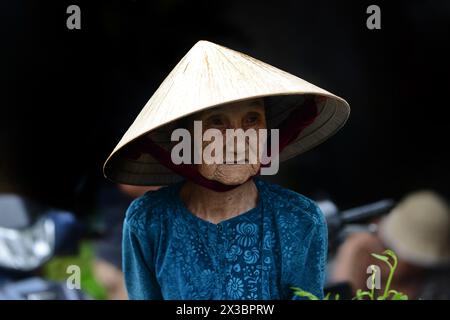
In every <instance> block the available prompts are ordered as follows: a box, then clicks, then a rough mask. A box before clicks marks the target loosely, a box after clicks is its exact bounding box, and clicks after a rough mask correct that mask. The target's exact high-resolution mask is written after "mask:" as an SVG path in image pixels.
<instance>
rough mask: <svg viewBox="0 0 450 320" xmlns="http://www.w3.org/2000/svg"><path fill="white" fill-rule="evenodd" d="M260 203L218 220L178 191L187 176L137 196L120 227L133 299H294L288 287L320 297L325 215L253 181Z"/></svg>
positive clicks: (277, 189)
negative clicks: (200, 212) (194, 209)
mask: <svg viewBox="0 0 450 320" xmlns="http://www.w3.org/2000/svg"><path fill="white" fill-rule="evenodd" d="M254 181H255V184H256V187H257V189H258V200H257V206H256V207H255V208H253V209H251V210H249V211H247V212H245V213H242V214H240V215H238V216H236V217H233V218H230V219H228V220H225V221H222V222H220V223H219V224H213V223H211V222H208V221H206V220H203V219H201V218H199V217H197V216H195V215H194V214H193V213H191V212H190V211H189V210H188V209H187V207H186V206H185V205H184V203H183V202H182V200H181V198H180V197H179V192H180V189H181V187H182V185H183V182H180V183H176V184H173V185H170V186H168V187H164V188H162V189H160V190H158V191H154V192H148V193H146V194H145V195H143V196H142V197H140V198H138V199H136V200H135V201H133V203H132V204H131V205H130V207H129V208H128V210H127V214H126V218H125V222H124V229H123V270H124V274H125V282H126V287H127V291H128V295H129V298H130V299H177V300H184V299H189V300H192V299H204V300H209V299H217V300H219V299H220V300H222V299H224V300H225V299H233V300H238V299H264V300H265V299H292V298H293V297H294V296H293V291H292V289H291V287H300V288H302V289H303V290H306V291H308V292H310V293H312V294H314V295H316V296H318V297H319V298H322V297H323V285H324V278H325V264H326V254H327V229H326V224H325V220H324V217H323V215H322V213H321V211H320V209H319V208H318V207H317V205H316V204H315V203H314V202H313V201H312V200H310V199H308V198H306V197H305V196H302V195H300V194H298V193H296V192H293V191H290V190H288V189H285V188H282V187H280V186H278V185H275V184H272V183H268V182H265V181H263V180H260V179H259V178H255V179H254Z"/></svg>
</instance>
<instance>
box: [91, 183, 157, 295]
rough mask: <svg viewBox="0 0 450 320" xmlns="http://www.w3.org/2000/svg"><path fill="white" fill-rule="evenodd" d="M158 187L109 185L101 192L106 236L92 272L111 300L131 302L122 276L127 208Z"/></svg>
mask: <svg viewBox="0 0 450 320" xmlns="http://www.w3.org/2000/svg"><path fill="white" fill-rule="evenodd" d="M159 188H160V187H158V186H153V187H152V186H131V185H124V184H114V185H108V186H105V187H103V188H101V191H100V196H99V211H100V214H101V220H102V224H103V229H104V230H105V232H104V233H103V234H102V237H101V238H100V239H99V240H96V241H95V244H94V247H95V260H94V264H93V271H94V276H95V279H96V280H97V281H98V282H99V283H100V284H101V285H102V286H103V287H104V288H105V289H106V292H107V296H108V299H109V300H126V299H128V296H127V292H126V289H125V283H124V276H123V272H122V228H123V219H124V217H125V211H126V208H127V207H128V206H129V205H130V203H131V201H133V199H135V198H138V197H140V196H142V195H143V194H145V193H146V192H148V191H155V190H158V189H159Z"/></svg>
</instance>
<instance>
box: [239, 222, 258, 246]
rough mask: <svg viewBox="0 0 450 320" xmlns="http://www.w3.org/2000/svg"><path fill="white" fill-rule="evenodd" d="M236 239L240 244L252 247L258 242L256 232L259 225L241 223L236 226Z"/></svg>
mask: <svg viewBox="0 0 450 320" xmlns="http://www.w3.org/2000/svg"><path fill="white" fill-rule="evenodd" d="M236 231H237V235H236V239H237V241H238V243H239V245H241V246H243V247H250V246H253V245H254V244H255V243H256V234H257V232H258V226H257V225H256V224H255V223H247V222H243V223H239V224H238V225H237V226H236Z"/></svg>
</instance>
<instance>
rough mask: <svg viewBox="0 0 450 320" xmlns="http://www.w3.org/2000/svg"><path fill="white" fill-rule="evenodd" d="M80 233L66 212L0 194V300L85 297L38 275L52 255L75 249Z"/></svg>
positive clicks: (79, 292) (72, 218) (61, 283)
mask: <svg viewBox="0 0 450 320" xmlns="http://www.w3.org/2000/svg"><path fill="white" fill-rule="evenodd" d="M81 233H82V226H81V224H80V223H79V222H78V221H77V219H76V218H75V216H74V215H73V214H72V213H70V212H68V211H63V210H57V209H52V208H46V207H44V206H41V205H39V204H37V203H35V202H33V201H31V200H29V199H26V198H24V197H21V196H19V195H16V194H0V300H11V299H12V300H80V299H86V298H87V296H86V295H85V294H84V293H83V292H82V291H81V290H78V289H72V288H69V287H68V286H67V285H66V283H63V282H55V281H49V280H46V279H43V278H42V277H40V276H39V270H40V268H41V267H42V266H43V265H44V264H45V263H46V262H48V261H49V260H50V259H51V258H52V257H54V256H55V255H57V254H65V253H70V252H74V250H76V248H77V246H78V240H79V238H80V236H81Z"/></svg>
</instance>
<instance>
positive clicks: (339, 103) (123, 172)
mask: <svg viewBox="0 0 450 320" xmlns="http://www.w3.org/2000/svg"><path fill="white" fill-rule="evenodd" d="M305 95H314V96H320V97H323V98H325V99H323V102H322V103H321V104H319V105H318V115H317V117H316V118H315V120H314V122H313V123H312V124H311V125H309V126H308V127H306V128H305V130H303V131H302V132H301V133H300V135H299V136H298V137H297V138H296V139H295V140H293V141H292V142H291V143H290V144H289V145H287V146H286V147H285V148H284V149H283V150H282V152H281V153H280V162H283V161H286V160H288V159H291V158H293V157H295V156H297V155H300V154H302V153H304V152H306V151H308V150H311V149H312V148H314V147H316V146H317V145H319V144H321V143H322V142H324V141H325V140H327V139H328V138H330V137H331V136H333V135H334V134H335V133H336V132H337V131H339V129H340V128H341V127H342V126H344V124H345V122H346V121H347V119H348V117H349V114H350V107H349V105H348V103H347V102H346V101H345V100H343V99H341V98H339V97H337V96H334V95H332V94H328V93H327V92H326V91H324V92H320V93H318V92H316V91H311V92H304V91H303V92H280V93H274V94H268V95H255V96H248V97H245V98H241V99H238V100H231V101H226V102H223V103H220V104H216V105H212V106H208V107H204V108H200V109H198V110H196V112H192V113H188V114H184V115H181V116H179V117H176V118H175V119H173V120H172V121H170V122H169V123H163V124H161V125H159V126H157V127H155V128H152V129H150V130H147V131H143V132H142V133H140V134H139V135H136V136H135V137H134V138H132V139H130V140H129V141H126V140H125V141H124V140H123V139H122V141H121V142H120V143H119V144H118V146H117V147H116V149H115V150H114V151H113V152H112V153H111V155H110V156H109V157H108V159H107V160H106V162H105V165H104V168H103V170H104V175H105V177H107V178H108V179H110V180H112V181H114V182H117V183H122V184H130V185H145V186H157V185H167V184H171V183H175V182H178V181H180V180H181V179H183V178H182V177H181V176H179V175H177V174H175V173H173V172H172V171H171V170H169V169H167V168H166V167H164V166H163V165H162V164H160V163H159V162H158V160H156V159H154V158H153V157H152V156H150V155H149V154H146V153H142V154H141V155H140V156H139V157H133V158H132V157H129V152H128V148H130V146H132V145H133V142H135V141H137V140H139V139H145V137H146V136H147V135H151V136H152V140H154V141H155V142H157V143H159V144H161V145H162V146H164V147H165V148H170V144H171V141H170V134H171V130H173V128H174V127H176V123H177V122H178V121H179V120H180V119H182V118H184V117H186V116H189V115H191V114H194V113H197V112H200V111H204V110H207V109H210V108H215V107H218V106H222V105H224V104H230V103H234V102H239V101H244V100H251V99H256V98H264V99H265V105H266V116H267V126H268V128H272V129H273V128H278V126H279V125H280V124H281V123H282V122H283V121H284V120H285V119H286V118H287V117H289V114H290V113H291V112H292V111H294V109H295V108H296V107H298V106H301V104H302V103H301V102H302V101H303V100H304V97H305ZM126 136H127V135H125V137H126ZM125 137H124V138H125Z"/></svg>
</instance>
